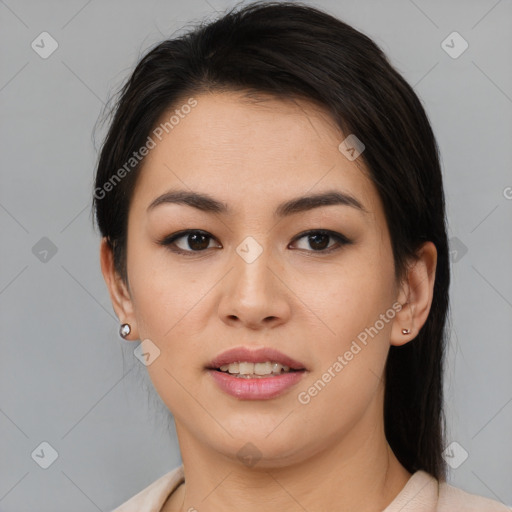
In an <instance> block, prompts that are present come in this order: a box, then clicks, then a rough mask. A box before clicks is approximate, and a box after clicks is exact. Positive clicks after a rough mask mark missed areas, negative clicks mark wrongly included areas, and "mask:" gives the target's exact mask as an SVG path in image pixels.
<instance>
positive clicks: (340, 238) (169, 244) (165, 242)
mask: <svg viewBox="0 0 512 512" xmlns="http://www.w3.org/2000/svg"><path fill="white" fill-rule="evenodd" d="M191 234H199V235H203V236H205V237H208V238H211V239H213V238H214V237H213V236H212V235H210V234H209V233H207V232H206V231H202V230H200V229H187V230H184V231H179V232H177V233H173V234H172V235H169V236H166V237H165V238H163V239H162V240H159V241H158V244H159V245H162V246H164V247H166V248H167V249H169V250H170V251H171V252H173V253H176V254H182V255H184V256H194V255H197V254H201V253H204V252H206V251H207V250H208V248H206V249H203V250H200V251H194V250H190V251H185V250H182V249H177V248H176V247H175V246H174V247H173V245H174V242H175V241H176V240H179V239H180V238H184V237H186V236H188V235H191ZM308 235H325V236H329V237H331V238H332V239H334V240H335V241H336V242H337V243H338V244H339V245H338V246H337V247H336V246H333V247H330V248H328V249H322V250H317V251H315V250H311V251H307V252H313V253H319V254H331V253H333V252H335V251H338V250H340V249H341V248H342V247H343V246H344V245H350V244H351V243H352V241H351V240H349V239H348V238H347V237H346V236H344V235H342V234H341V233H336V232H335V231H329V230H327V229H316V230H309V231H305V232H304V233H300V234H299V235H297V236H296V237H295V238H294V239H293V241H292V242H296V241H297V240H300V239H301V238H304V237H306V236H308Z"/></svg>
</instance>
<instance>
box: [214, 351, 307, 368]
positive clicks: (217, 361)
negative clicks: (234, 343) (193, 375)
mask: <svg viewBox="0 0 512 512" xmlns="http://www.w3.org/2000/svg"><path fill="white" fill-rule="evenodd" d="M267 361H273V362H276V363H280V364H282V365H283V366H289V367H290V368H291V369H293V370H307V368H306V367H305V366H304V364H302V363H301V362H299V361H296V360H295V359H292V358H291V357H289V356H287V355H286V354H283V353H282V352H280V351H279V350H277V349H275V348H271V347H260V348H255V349H249V348H247V347H235V348H232V349H229V350H226V351H225V352H222V353H221V354H219V355H218V356H216V357H215V358H214V359H213V360H212V361H210V362H209V363H208V364H207V365H206V368H207V369H209V370H217V369H219V368H220V367H221V366H223V365H225V364H230V363H236V362H247V363H265V362H267Z"/></svg>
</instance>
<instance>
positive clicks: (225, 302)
mask: <svg viewBox="0 0 512 512" xmlns="http://www.w3.org/2000/svg"><path fill="white" fill-rule="evenodd" d="M270 253H271V251H270V250H269V249H264V250H263V251H262V253H261V254H260V255H259V256H258V257H257V258H256V259H255V260H253V261H252V260H251V259H244V257H242V256H240V254H238V253H235V254H234V256H233V260H232V264H233V266H234V268H233V269H232V270H231V272H229V273H228V275H227V276H226V279H225V282H224V284H223V290H222V297H221V300H220V304H219V310H218V312H219V316H220V317H221V319H222V321H223V322H225V323H227V324H229V325H231V326H236V325H237V324H238V325H240V326H241V327H242V326H243V327H246V328H248V329H253V330H258V329H262V328H269V327H276V326H278V325H281V324H283V323H285V322H287V321H288V320H289V318H290V315H291V303H290V300H291V295H292V293H291V291H290V289H289V288H288V287H287V286H286V284H285V283H286V277H285V276H284V270H283V267H282V266H279V265H278V264H277V262H276V261H275V259H274V258H272V257H271V254H270Z"/></svg>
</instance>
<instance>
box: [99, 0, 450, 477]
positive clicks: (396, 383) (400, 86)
mask: <svg viewBox="0 0 512 512" xmlns="http://www.w3.org/2000/svg"><path fill="white" fill-rule="evenodd" d="M216 91H242V92H246V93H247V94H248V97H250V94H251V93H253V94H254V93H255V94H259V93H266V94H270V95H272V96H274V97H277V98H281V99H287V100H289V99H294V98H300V99H308V100H309V101H311V102H314V103H315V104H318V105H321V106H322V107H323V108H324V109H325V110H326V111H327V112H328V113H329V114H330V116H331V117H332V119H333V120H334V121H335V122H336V123H337V125H338V126H339V127H340V129H341V131H342V132H343V133H344V134H345V136H347V135H349V134H355V135H356V136H357V138H358V139H360V140H361V141H362V142H363V143H364V144H365V150H364V152H363V153H362V154H361V155H360V156H359V158H358V160H361V162H363V163H364V165H365V167H366V168H367V170H368V176H369V178H370V179H371V180H372V182H373V183H374V185H375V187H376V189H377V191H378V193H379V196H380V198H381V200H382V203H383V206H384V212H385V215H386V221H387V224H388V228H389V232H390V237H391V244H392V248H393V256H394V262H395V276H396V279H397V280H401V279H402V278H403V277H404V276H405V272H406V270H407V265H408V263H410V262H412V261H414V257H415V251H416V249H417V248H418V247H419V246H420V244H421V243H422V242H424V241H426V240H430V241H432V242H433V243H434V244H435V246H436V248H437V268H436V276H435V285H434V295H433V300H432V305H431V310H430V314H429V316H428V318H427V321H426V322H425V325H424V326H423V327H422V329H421V330H420V332H419V333H418V335H417V336H416V338H415V339H414V340H412V341H410V342H409V343H406V344H405V345H403V346H401V347H396V346H392V347H391V348H390V352H389V356H388V360H387V363H386V369H385V400H384V402H385V403H384V424H385V433H386V437H387V439H388V442H389V444H390V446H391V448H392V450H393V452H394V453H395V455H396V457H397V458H398V460H399V461H400V462H401V463H402V464H403V466H404V467H405V468H406V469H407V470H408V471H409V472H411V473H413V472H415V471H417V470H420V469H422V470H424V471H426V472H428V473H430V474H431V475H433V476H434V477H436V478H437V479H439V480H445V479H446V466H445V462H444V460H443V458H442V456H441V453H442V450H443V448H444V432H445V418H444V414H443V380H442V374H443V361H444V352H445V342H446V333H445V327H446V325H445V324H446V322H447V318H448V308H449V303H448V289H449V284H450V269H449V257H448V256H449V254H448V240H447V234H446V220H445V202H444V191H443V183H442V174H441V168H440V162H439V154H438V146H437V143H436V140H435V137H434V135H433V132H432V129H431V126H430V123H429V120H428V117H427V115H426V113H425V110H424V108H423V107H422V104H421V102H420V100H419V99H418V97H417V96H416V94H415V93H414V91H413V89H412V88H411V86H410V85H409V84H408V83H407V82H406V81H405V80H404V79H403V78H402V76H401V75H400V74H399V73H398V72H397V71H396V70H395V69H394V68H393V67H392V66H391V64H390V63H389V62H388V60H387V58H386V56H385V55H384V54H383V53H382V51H381V50H380V48H379V47H378V46H377V45H376V44H375V43H374V42H373V41H372V40H371V39H369V38H368V37H367V36H365V35H364V34H362V33H361V32H359V31H357V30H355V29H354V28H352V27H351V26H349V25H347V24H345V23H343V22H342V21H340V20H339V19H337V18H335V17H333V16H331V15H329V14H327V13H325V12H322V11H321V10H319V9H317V8H314V7H311V6H308V5H306V4H304V3H302V2H256V3H251V4H249V5H247V6H244V7H241V8H239V7H238V6H237V7H235V8H234V9H232V10H231V11H229V12H227V13H226V14H224V15H223V16H222V17H220V18H219V19H217V20H214V21H211V22H203V23H201V24H200V25H199V26H197V27H194V28H193V29H190V30H189V31H188V32H187V33H185V34H183V35H181V36H179V37H176V38H174V39H170V40H166V41H163V42H161V43H160V44H158V45H156V46H154V47H153V48H152V49H151V50H150V51H148V53H146V54H145V56H144V57H143V58H142V59H141V60H140V62H139V63H138V64H137V66H136V68H135V70H134V71H133V73H132V75H131V76H130V77H129V79H128V80H127V82H126V83H125V85H124V86H123V87H122V89H121V90H120V91H119V95H118V98H117V101H116V103H115V105H114V107H113V109H112V113H113V115H112V120H111V123H110V126H109V130H108V133H107V136H106V138H105V140H104V142H103V145H102V148H101V151H100V155H99V160H98V166H97V173H96V179H95V193H94V199H93V205H92V206H93V209H94V210H95V217H96V223H97V225H98V227H99V229H100V231H101V235H102V236H103V237H106V238H107V240H108V242H109V245H110V247H111V248H112V250H113V253H114V262H115V267H116V270H117V272H118V273H119V275H120V276H121V277H122V279H123V280H124V282H125V283H126V284H127V285H129V281H128V275H127V272H126V234H127V220H128V211H129V206H130V201H131V198H132V196H133V191H134V187H135V183H136V179H137V176H138V171H139V170H140V163H139V164H138V165H135V166H134V167H133V169H132V170H131V171H130V172H128V173H126V176H125V177H123V179H122V180H120V181H119V182H118V183H116V185H115V186H113V187H111V189H110V190H109V191H108V192H106V193H102V194H99V193H97V192H96V191H98V190H102V191H103V190H105V188H104V187H105V184H106V183H107V182H109V180H111V179H112V176H113V175H114V174H115V173H116V172H117V171H118V169H120V168H122V167H123V165H125V163H126V162H127V161H129V159H130V158H131V156H132V154H133V152H134V151H137V150H138V149H139V148H140V147H141V146H143V145H144V144H145V142H146V141H147V138H148V135H150V133H151V132H152V130H153V129H154V128H155V126H156V125H157V122H158V120H159V119H161V117H162V115H163V114H165V113H166V112H167V111H169V109H171V108H176V107H178V106H179V105H180V104H181V103H186V102H187V98H190V97H191V96H195V95H199V94H201V93H204V92H216ZM340 142H341V141H340ZM142 161H143V160H142Z"/></svg>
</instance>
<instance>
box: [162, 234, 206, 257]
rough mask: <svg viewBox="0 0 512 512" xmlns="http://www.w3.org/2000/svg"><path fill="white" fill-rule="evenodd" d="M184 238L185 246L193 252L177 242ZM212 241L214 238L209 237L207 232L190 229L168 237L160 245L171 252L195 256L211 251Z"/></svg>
mask: <svg viewBox="0 0 512 512" xmlns="http://www.w3.org/2000/svg"><path fill="white" fill-rule="evenodd" d="M182 238H183V239H185V243H184V244H183V245H185V246H186V245H188V247H189V248H190V249H192V250H190V249H187V247H180V246H179V245H178V244H177V243H176V241H177V240H180V239H182ZM212 239H213V237H212V236H211V235H209V234H208V233H207V232H206V231H201V230H198V229H188V230H185V231H180V232H179V233H174V234H172V235H170V236H167V237H165V238H164V239H163V240H160V241H159V242H158V243H159V244H160V245H164V246H166V247H168V248H169V250H171V251H172V252H175V253H178V254H184V255H187V256H190V255H193V254H194V253H199V252H203V251H205V250H206V249H209V245H210V240H212ZM176 247H177V248H176Z"/></svg>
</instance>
